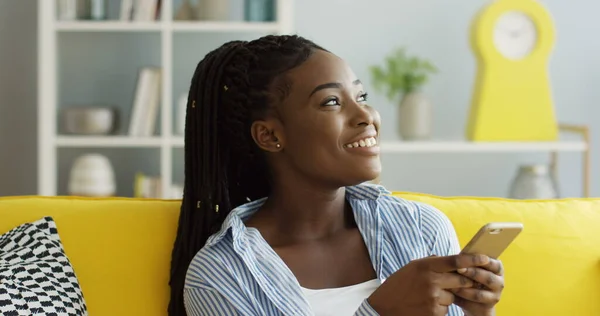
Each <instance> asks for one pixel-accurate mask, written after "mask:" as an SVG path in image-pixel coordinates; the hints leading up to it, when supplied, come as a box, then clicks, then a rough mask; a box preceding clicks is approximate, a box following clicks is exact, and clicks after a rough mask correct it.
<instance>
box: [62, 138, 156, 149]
mask: <svg viewBox="0 0 600 316" xmlns="http://www.w3.org/2000/svg"><path fill="white" fill-rule="evenodd" d="M161 144H162V139H161V138H160V137H129V136H58V137H57V138H56V146H58V147H128V148H132V147H160V146H161Z"/></svg>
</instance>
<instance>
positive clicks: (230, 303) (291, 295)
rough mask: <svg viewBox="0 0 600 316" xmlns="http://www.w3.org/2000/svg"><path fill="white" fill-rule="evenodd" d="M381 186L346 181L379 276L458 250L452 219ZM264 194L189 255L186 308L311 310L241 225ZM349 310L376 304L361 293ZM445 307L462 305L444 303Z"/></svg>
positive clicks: (195, 312) (367, 311)
mask: <svg viewBox="0 0 600 316" xmlns="http://www.w3.org/2000/svg"><path fill="white" fill-rule="evenodd" d="M389 193H390V192H388V191H386V190H385V189H384V188H383V187H382V186H378V185H371V184H361V185H358V186H353V187H347V188H346V199H347V200H348V202H349V203H350V205H351V206H352V209H353V212H354V218H355V220H356V223H357V225H358V228H359V230H360V232H361V234H362V237H363V240H364V241H365V244H366V246H367V249H368V251H369V255H370V257H371V262H372V263H373V268H374V270H375V272H376V273H377V276H378V278H379V279H380V280H381V281H385V279H387V278H388V277H389V276H390V275H391V274H393V273H394V272H396V271H397V270H398V269H400V268H401V267H402V266H404V265H406V264H408V263H409V262H410V261H412V260H415V259H419V258H424V257H428V256H431V255H438V256H445V255H453V254H457V253H458V252H459V251H460V249H459V244H458V239H457V237H456V233H455V231H454V228H453V226H452V223H451V222H450V220H449V219H448V218H447V217H446V216H445V215H444V214H443V213H442V212H440V211H439V210H437V209H435V208H433V207H431V206H428V205H425V204H422V203H417V202H413V201H407V200H404V199H400V198H397V197H394V196H391V195H389ZM265 199H266V198H263V199H260V200H256V201H253V202H250V203H248V204H244V205H242V206H239V207H237V208H235V209H234V210H233V211H232V212H231V213H230V214H229V216H228V217H227V218H226V219H225V221H224V223H223V226H222V229H221V230H220V231H219V232H218V233H216V234H214V235H213V236H211V237H210V238H209V239H208V241H207V242H206V245H205V246H204V248H202V249H201V250H200V251H199V252H198V254H196V256H195V257H194V259H193V260H192V262H191V264H190V266H189V269H188V271H187V276H186V282H185V288H184V302H185V307H186V311H187V314H188V315H189V316H199V315H256V316H258V315H261V316H262V315H269V316H271V315H298V316H309V315H311V316H312V315H314V313H313V311H312V310H311V308H310V305H309V303H308V301H307V299H306V297H305V296H304V294H303V292H302V289H301V286H300V284H299V283H298V280H297V279H296V278H295V277H294V274H293V273H292V271H291V270H290V269H289V268H288V267H287V266H286V264H285V263H284V262H283V260H282V259H281V258H280V257H279V256H278V255H277V253H275V251H274V250H273V249H272V248H271V247H270V246H269V244H268V243H267V242H266V241H265V240H264V239H263V238H262V236H261V235H260V233H259V231H258V230H257V229H255V228H252V227H250V228H249V227H246V226H245V225H244V221H245V220H247V219H248V218H249V217H250V216H251V215H252V214H253V213H254V212H256V211H257V210H258V209H259V208H260V206H261V205H262V204H263V203H264V202H265ZM355 315H358V316H362V315H377V312H375V310H374V309H373V308H372V307H371V306H370V305H369V304H368V302H367V300H364V301H363V303H362V305H361V306H360V307H359V309H358V310H357V311H356V313H355ZM448 315H449V316H459V315H463V313H462V310H461V309H460V308H459V307H457V306H456V305H452V306H450V309H449V313H448Z"/></svg>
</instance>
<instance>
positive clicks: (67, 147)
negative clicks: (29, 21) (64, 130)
mask: <svg viewBox="0 0 600 316" xmlns="http://www.w3.org/2000/svg"><path fill="white" fill-rule="evenodd" d="M111 4H114V3H113V1H111ZM293 5H294V4H293V0H276V10H277V11H276V20H275V22H244V21H222V22H221V21H218V22H213V21H185V22H183V21H174V20H173V19H172V17H173V12H174V0H162V5H161V14H160V15H161V18H160V20H158V21H153V22H137V21H120V20H118V17H113V18H114V19H113V20H110V19H109V20H106V21H83V20H82V21H58V20H57V19H56V1H55V0H38V8H39V10H38V12H39V17H38V21H39V24H38V30H39V47H38V62H39V66H38V67H39V69H38V71H39V77H38V90H39V91H38V139H39V144H38V194H39V195H45V196H53V195H60V194H65V193H66V192H65V190H66V189H65V185H64V183H65V182H66V180H65V178H66V177H68V174H67V172H65V170H62V171H61V168H60V167H59V166H61V165H62V166H64V165H65V164H68V163H70V161H66V160H69V158H71V159H72V158H73V157H74V156H77V155H78V154H83V153H86V152H89V151H99V152H103V151H109V152H111V153H114V155H115V157H117V158H115V159H117V160H119V161H117V162H118V163H123V164H124V165H125V166H129V167H131V166H132V165H133V166H135V165H136V160H146V157H147V155H148V154H151V155H157V157H151V159H150V158H148V159H149V160H153V161H158V168H157V169H158V170H156V172H157V174H158V175H160V177H161V178H162V180H163V181H162V191H163V192H169V189H170V186H171V184H172V182H173V170H174V169H175V168H176V167H175V166H174V161H173V152H174V151H175V150H182V146H180V144H182V143H183V141H182V137H181V136H175V134H174V132H173V130H174V129H173V125H174V124H173V117H174V114H173V112H174V100H175V99H176V96H177V95H175V93H174V87H173V85H174V77H175V76H180V74H178V73H176V69H175V65H174V54H175V53H176V52H177V51H176V50H177V49H186V47H175V45H174V38H175V37H176V36H185V35H193V36H205V35H210V34H223V33H235V34H240V33H251V34H256V35H257V36H260V35H266V34H290V33H292V32H293V29H292V26H293V11H292V9H293ZM73 35H75V36H84V37H88V36H89V37H92V36H96V37H97V36H100V37H102V36H105V37H110V36H112V37H111V39H112V38H114V36H121V35H122V36H127V37H128V38H131V39H132V41H135V40H136V39H137V38H139V37H141V36H148V35H150V36H156V37H157V38H159V42H160V46H159V47H156V49H157V50H158V51H159V52H160V57H159V59H160V61H159V63H160V65H159V66H160V67H161V68H162V74H163V80H162V91H161V95H162V100H161V110H160V114H159V117H160V120H159V122H158V125H159V131H160V132H159V134H158V135H155V136H153V137H146V138H138V137H130V136H127V135H126V130H127V129H126V128H122V131H121V132H122V134H123V135H114V136H106V137H86V136H70V135H61V134H60V133H59V131H58V129H57V127H58V119H59V112H60V109H61V108H62V107H63V106H66V105H65V104H63V102H62V100H63V99H65V98H66V97H64V96H61V93H63V94H64V93H70V91H68V88H65V87H61V84H62V83H61V82H60V79H61V72H60V71H61V67H64V66H65V65H61V64H60V60H61V57H62V56H61V55H60V54H61V53H64V52H63V50H64V51H68V50H69V49H71V48H70V47H62V46H61V43H62V42H61V41H67V42H68V43H72V42H69V41H70V40H71V39H72V36H73ZM111 39H106V41H110V40H111ZM102 40H103V41H104V40H105V39H102ZM116 45H117V44H116ZM65 46H66V45H65ZM213 48H215V47H214V45H211V46H210V47H207V48H206V49H207V50H210V49H213ZM61 49H62V50H61ZM70 53H71V54H73V53H74V52H70ZM75 54H76V53H75ZM201 57H202V56H201V55H196V56H195V58H197V59H196V60H195V61H194V62H196V63H197V62H198V61H199V59H200V58H201ZM91 62H93V61H90V63H91ZM142 66H145V65H143V64H140V65H139V67H142ZM106 67H110V66H106ZM189 67H195V64H192V65H190V66H189ZM78 75H81V76H82V80H85V79H86V78H85V76H86V74H78ZM131 76H132V77H133V75H131ZM189 79H191V77H190V78H186V80H189ZM128 84H129V85H130V86H133V85H134V83H131V82H129V83H128ZM65 91H68V92H65ZM128 92H131V93H132V94H133V91H128ZM73 93H75V92H73ZM92 98H93V97H90V99H89V100H87V101H89V103H90V104H91V103H94V101H95V100H93V99H92ZM122 123H125V124H126V123H128V121H123V122H122ZM124 132H125V133H124ZM122 151H127V154H123V153H122ZM63 152H64V155H63V154H62V153H63ZM130 153H131V154H130ZM62 156H65V157H66V158H65V157H62ZM124 157H125V158H124ZM109 158H110V157H109ZM123 159H126V160H130V161H126V162H123V161H120V160H123ZM63 169H65V168H63ZM119 171H120V170H116V172H117V176H119ZM134 174H135V171H133V170H128V175H127V177H128V178H131V179H130V181H129V179H128V180H127V181H126V182H130V185H131V186H133V181H134V179H133V175H134ZM60 179H62V180H60ZM60 182H62V183H63V185H60V184H59V183H60ZM128 184H129V183H128ZM128 190H129V191H131V188H129V189H128ZM117 194H118V195H123V194H119V189H118V191H117Z"/></svg>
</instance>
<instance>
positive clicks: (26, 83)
mask: <svg viewBox="0 0 600 316" xmlns="http://www.w3.org/2000/svg"><path fill="white" fill-rule="evenodd" d="M36 41H37V1H34V0H17V1H15V0H0V196H3V195H22V194H35V193H36V190H37V187H36V170H37V165H36V161H37V157H36V155H37V148H36V146H37V143H36V142H37V128H36V127H37V125H36V121H35V119H36V104H37V92H36V86H37V81H36V80H37V79H36V74H37V68H36V67H37V61H36V59H37V42H36Z"/></svg>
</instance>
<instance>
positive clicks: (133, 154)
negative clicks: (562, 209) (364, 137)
mask: <svg viewBox="0 0 600 316" xmlns="http://www.w3.org/2000/svg"><path fill="white" fill-rule="evenodd" d="M173 1H175V0H162V3H163V5H162V12H161V19H160V20H159V21H156V22H122V21H118V20H107V21H102V22H96V21H94V22H92V21H75V22H65V21H57V20H56V18H55V17H56V11H55V9H56V8H55V3H56V2H55V1H54V0H38V3H39V48H38V50H39V54H38V63H39V66H38V67H39V76H38V80H39V82H38V89H39V91H38V113H39V119H38V139H39V143H38V194H39V195H46V196H52V195H61V194H66V178H67V177H68V167H65V166H68V164H69V163H71V162H72V159H73V158H74V157H76V156H77V155H79V154H83V153H86V152H89V151H99V152H101V153H108V154H109V155H112V156H113V157H109V158H113V159H114V160H115V162H116V163H119V164H122V167H121V168H120V169H119V170H116V173H117V176H118V177H121V180H122V181H121V182H122V183H121V185H129V186H131V187H133V182H134V179H133V177H134V174H135V173H136V172H137V171H136V170H134V169H136V168H138V165H141V164H143V163H144V162H150V163H152V164H154V167H153V169H155V170H153V171H154V172H155V173H156V175H159V176H160V177H161V179H162V180H163V181H162V191H163V192H169V189H170V186H171V184H172V183H173V182H174V180H175V178H176V176H177V174H179V173H180V172H175V171H174V170H176V169H179V171H182V169H183V166H181V164H182V159H183V155H182V152H183V145H184V141H183V137H182V136H181V135H175V133H174V128H173V127H174V126H173V125H174V124H173V118H174V103H175V100H176V98H177V95H179V93H181V92H182V91H181V90H182V86H183V84H182V83H181V81H177V80H180V79H182V77H183V78H185V80H186V81H188V82H189V79H191V77H190V76H191V75H188V74H185V75H182V74H181V67H179V68H178V67H177V65H178V64H177V62H179V63H183V64H185V67H188V68H189V67H192V68H194V67H195V63H197V62H198V61H199V59H200V58H201V57H202V55H201V53H197V52H195V51H193V48H190V45H192V44H193V45H197V44H195V43H190V42H188V41H189V36H200V37H202V38H204V36H211V35H212V36H214V35H217V36H222V35H223V34H227V33H235V34H257V35H265V34H274V33H275V34H289V33H292V32H293V19H292V18H293V12H292V8H293V3H292V1H293V0H277V15H276V16H277V19H276V21H275V22H269V23H249V22H242V21H231V22H208V21H206V22H200V21H194V22H180V21H173V20H172V18H171V17H172V16H173V11H174V8H173ZM123 37H126V39H125V40H124V39H123ZM90 38H93V39H94V40H92V41H91V42H89V41H90ZM194 39H195V38H194ZM217 39H218V40H221V38H220V37H218V38H217ZM78 41H88V42H86V43H91V44H92V45H96V46H98V47H92V48H91V49H90V48H88V47H86V46H85V45H83V46H82V45H81V44H77V43H78ZM94 41H97V42H98V44H95V43H96V42H94ZM113 41H116V44H115V42H113ZM144 41H146V42H150V44H148V43H146V42H144ZM153 41H154V42H157V43H159V44H155V43H154V42H153ZM192 42H193V41H192ZM200 42H201V43H200V45H205V46H207V47H206V51H208V50H210V49H213V48H215V45H214V43H206V44H205V43H203V41H200ZM107 43H108V44H107ZM101 45H113V46H119V45H131V46H127V47H124V48H118V49H115V48H114V47H113V48H111V47H106V46H101ZM139 45H142V46H143V47H142V48H139ZM151 45H158V46H157V47H155V48H154V46H151ZM193 45H192V46H193ZM146 46H148V47H151V48H150V50H154V49H155V50H156V51H157V52H156V54H155V55H152V56H153V57H151V58H150V59H152V58H154V59H155V60H156V63H157V64H159V65H158V66H160V67H161V68H162V73H163V80H162V91H161V95H162V100H161V110H160V115H159V117H160V120H159V122H158V125H159V133H158V134H156V135H154V136H152V137H145V138H139V137H130V136H127V135H126V133H125V134H124V133H123V132H126V131H127V128H126V127H124V128H122V131H121V133H122V134H124V135H114V136H106V137H85V136H69V135H61V134H59V131H58V129H57V126H58V118H59V115H58V114H59V112H60V109H61V108H62V107H65V106H68V105H67V104H64V103H68V102H65V101H64V100H65V99H69V95H70V94H77V93H79V91H71V90H70V88H71V87H69V86H68V83H67V84H64V83H63V82H61V79H63V81H68V82H70V83H78V81H79V80H84V81H85V80H91V82H92V84H89V85H92V86H94V87H93V88H89V87H88V88H89V89H87V90H86V92H84V94H83V96H81V95H78V97H77V98H78V100H81V99H84V100H85V101H83V102H86V101H87V102H90V103H93V102H94V101H96V100H94V98H98V95H100V96H101V95H102V93H100V94H98V93H97V91H96V90H95V89H96V87H95V83H96V82H97V81H110V80H113V79H114V78H115V77H118V80H121V81H120V82H119V84H123V85H129V86H130V87H132V89H131V90H133V86H134V84H135V82H132V81H135V79H134V78H135V77H136V76H135V74H129V75H128V76H129V77H127V74H124V73H123V72H127V70H121V69H109V70H108V74H107V73H103V74H100V75H98V76H104V77H101V78H100V79H98V78H96V77H93V76H91V75H90V74H89V72H90V71H91V72H93V71H97V72H101V70H104V68H107V67H108V68H110V67H111V65H110V62H114V59H108V61H109V62H108V65H105V64H106V61H104V63H103V61H95V60H93V58H92V57H90V58H89V59H86V58H85V56H84V57H78V56H79V55H78V54H83V53H86V54H96V55H94V57H96V58H99V59H102V58H105V56H103V55H102V54H101V53H102V52H100V54H98V52H97V50H96V48H99V49H98V50H102V49H105V48H106V49H108V50H109V51H108V53H107V54H110V53H111V49H112V53H113V54H114V53H127V52H128V51H131V50H133V52H129V54H133V55H134V58H131V59H132V60H134V61H135V60H136V57H137V55H136V54H138V53H148V49H147V48H146ZM70 50H71V51H70ZM72 50H75V51H72ZM182 50H185V51H186V53H188V54H191V55H193V57H194V60H184V61H181V60H180V59H181V57H182V56H183V55H182ZM188 50H191V52H187V51H188ZM65 53H69V55H68V56H67V57H64V56H62V55H61V54H65ZM151 53H152V52H151ZM71 57H74V58H71ZM115 58H116V57H115ZM71 59H75V61H72V60H71ZM61 60H62V61H63V63H75V65H72V64H71V65H64V64H61V63H60V61H61ZM94 62H96V63H97V64H96V65H95V66H87V64H90V63H91V64H93V63H94ZM80 66H81V67H88V68H85V69H86V70H81V71H80ZM137 66H138V67H142V66H145V65H144V62H142V61H140V64H139V65H137ZM114 67H115V68H118V67H119V66H114ZM63 68H67V69H70V70H71V72H68V71H67V74H64V73H62V72H61V70H62V69H63ZM73 68H74V69H76V71H73ZM131 69H134V68H131ZM111 71H112V72H114V73H119V75H115V74H113V73H112V72H111ZM119 71H121V72H119ZM131 72H134V71H133V70H132V71H131ZM69 76H70V77H69ZM73 76H77V78H75V79H73V78H72V77H73ZM80 76H81V78H80ZM119 76H120V77H119ZM90 77H91V78H93V79H90ZM123 77H125V78H123ZM74 80H76V81H74ZM176 83H177V84H176ZM175 86H178V89H177V90H178V91H175V90H176V87H175ZM73 90H76V89H74V88H73ZM113 92H114V91H113ZM117 92H119V93H121V92H123V91H117ZM125 92H126V93H124V94H125V95H131V99H132V98H133V91H129V90H128V91H125ZM186 92H187V91H186ZM86 93H87V94H86ZM65 94H66V96H65ZM88 94H91V95H88ZM71 99H76V98H75V97H73V98H71ZM125 99H126V97H121V99H120V102H121V103H123V104H122V106H124V107H126V106H128V105H127V103H128V102H129V101H130V100H125ZM79 102H82V101H79ZM129 107H130V105H129ZM128 122H129V121H128V120H125V121H124V122H122V123H125V124H128ZM568 129H569V128H567V130H568ZM570 131H574V132H577V133H580V134H585V133H587V132H585V133H584V132H583V131H580V130H579V129H578V128H576V127H570ZM585 135H587V134H585ZM588 146H589V141H587V138H586V139H585V140H584V141H559V142H540V143H474V142H467V141H429V142H399V141H398V142H394V141H383V142H382V144H381V148H382V152H383V153H384V154H418V153H424V154H461V153H478V154H493V153H518V152H548V153H552V155H553V158H555V156H556V154H557V153H558V152H581V153H584V166H586V167H585V171H584V177H583V178H584V186H585V191H586V194H587V192H588V191H589V148H588ZM174 156H175V158H179V159H174ZM177 163H178V164H179V165H177ZM128 190H129V192H132V189H131V188H129V189H128ZM123 191H127V190H121V191H119V190H118V192H117V195H122V196H128V195H129V194H124V193H123Z"/></svg>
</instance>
